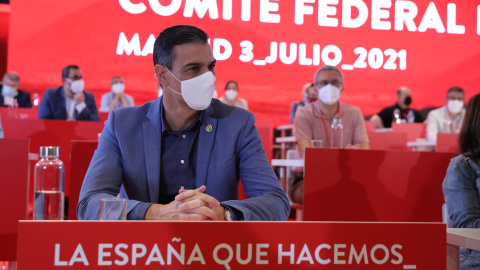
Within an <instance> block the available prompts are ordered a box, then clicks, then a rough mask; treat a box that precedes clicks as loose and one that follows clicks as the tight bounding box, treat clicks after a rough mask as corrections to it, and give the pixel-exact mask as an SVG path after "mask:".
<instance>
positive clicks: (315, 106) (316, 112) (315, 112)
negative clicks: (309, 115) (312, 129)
mask: <svg viewBox="0 0 480 270" xmlns="http://www.w3.org/2000/svg"><path fill="white" fill-rule="evenodd" d="M338 106H339V107H340V115H339V116H340V117H341V116H343V105H342V103H341V102H340V101H338ZM312 109H313V115H314V116H315V117H317V118H321V117H322V115H321V114H320V105H319V104H318V103H317V101H316V102H314V103H313V104H312ZM337 114H338V111H337V113H335V114H334V115H333V116H332V117H326V116H325V115H324V116H325V119H333V118H334V117H335V116H337Z"/></svg>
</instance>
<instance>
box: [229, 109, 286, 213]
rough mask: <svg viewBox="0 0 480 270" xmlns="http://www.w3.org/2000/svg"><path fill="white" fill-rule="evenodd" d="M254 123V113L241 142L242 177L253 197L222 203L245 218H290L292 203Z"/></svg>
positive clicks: (249, 193)
mask: <svg viewBox="0 0 480 270" xmlns="http://www.w3.org/2000/svg"><path fill="white" fill-rule="evenodd" d="M254 122H255V119H254V117H253V114H250V116H249V119H248V121H247V122H246V125H245V127H244V128H243V134H240V136H239V138H240V139H239V142H238V148H239V149H238V155H239V159H238V170H239V177H240V179H241V181H242V184H243V187H244V191H245V193H246V194H247V196H249V197H250V198H249V199H245V200H241V201H239V200H230V201H223V202H222V204H224V205H226V206H227V207H229V208H234V209H235V211H239V212H241V213H242V215H243V220H263V221H273V220H280V221H281V220H286V219H287V218H288V215H289V213H290V203H289V201H288V198H287V195H286V194H285V192H284V190H283V189H282V187H281V185H280V181H279V180H278V178H277V176H276V175H275V173H274V172H273V169H272V166H271V165H270V163H269V162H268V160H267V157H266V156H265V150H264V149H263V146H262V142H261V139H260V135H259V133H258V130H257V128H256V127H255V125H254Z"/></svg>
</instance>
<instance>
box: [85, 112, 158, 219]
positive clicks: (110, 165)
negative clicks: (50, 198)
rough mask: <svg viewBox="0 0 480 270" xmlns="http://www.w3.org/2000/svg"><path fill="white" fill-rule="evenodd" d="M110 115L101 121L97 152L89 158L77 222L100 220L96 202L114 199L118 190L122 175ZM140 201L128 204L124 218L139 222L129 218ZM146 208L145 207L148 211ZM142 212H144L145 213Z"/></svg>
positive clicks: (119, 156)
mask: <svg viewBox="0 0 480 270" xmlns="http://www.w3.org/2000/svg"><path fill="white" fill-rule="evenodd" d="M114 118H115V114H114V112H111V113H110V115H109V116H108V120H107V121H105V128H104V129H103V131H102V135H101V137H100V141H99V143H98V148H97V150H95V153H94V155H93V157H92V161H91V162H90V165H89V167H88V170H87V173H86V175H85V179H84V180H83V184H82V189H81V190H80V196H79V199H78V205H77V217H78V219H80V220H84V219H88V220H98V219H99V217H100V203H99V202H100V199H102V198H109V197H116V196H117V195H118V193H119V191H120V189H121V186H122V183H123V179H124V172H123V169H122V167H123V163H122V162H123V161H122V154H121V148H120V145H119V142H118V139H117V137H116V136H115V135H114V134H115V127H114V123H115V121H114ZM138 204H140V201H136V200H128V202H127V218H128V219H143V216H141V217H138V218H132V217H131V216H130V213H131V212H132V210H133V209H134V208H135V207H136V206H137V205H138ZM148 206H149V205H147V207H148ZM145 211H146V210H145Z"/></svg>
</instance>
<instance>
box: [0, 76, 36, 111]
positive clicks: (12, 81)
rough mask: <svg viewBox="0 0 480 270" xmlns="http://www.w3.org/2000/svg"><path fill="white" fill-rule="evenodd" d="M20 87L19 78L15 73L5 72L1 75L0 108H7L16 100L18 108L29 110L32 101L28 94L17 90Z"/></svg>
mask: <svg viewBox="0 0 480 270" xmlns="http://www.w3.org/2000/svg"><path fill="white" fill-rule="evenodd" d="M19 86H20V76H18V74H17V73H15V72H7V73H5V75H3V80H2V84H1V85H0V90H1V93H2V94H1V95H0V106H8V105H10V104H12V103H13V101H14V99H16V100H17V104H18V107H21V108H31V107H32V101H31V100H30V93H28V92H25V91H23V90H20V89H18V87H19Z"/></svg>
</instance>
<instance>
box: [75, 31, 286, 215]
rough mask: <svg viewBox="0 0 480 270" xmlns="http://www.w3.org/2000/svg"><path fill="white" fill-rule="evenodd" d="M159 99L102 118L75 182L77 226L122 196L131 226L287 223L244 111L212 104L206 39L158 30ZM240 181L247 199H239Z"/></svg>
mask: <svg viewBox="0 0 480 270" xmlns="http://www.w3.org/2000/svg"><path fill="white" fill-rule="evenodd" d="M153 61H154V65H155V75H156V77H157V79H158V81H159V83H160V85H161V87H162V89H163V90H164V91H163V96H162V97H160V98H158V99H156V100H154V101H150V102H147V103H145V104H144V105H142V106H136V107H128V108H122V109H118V110H114V111H112V112H110V114H109V117H108V120H107V121H106V122H105V128H104V129H103V132H102V136H101V137H100V141H99V144H98V148H97V150H96V151H95V154H94V155H93V158H92V161H91V163H90V166H89V168H88V171H87V174H86V175H85V179H84V181H83V185H82V189H81V192H80V197H79V203H78V206H77V216H78V218H79V219H99V211H100V209H99V208H100V207H99V206H100V205H99V200H100V198H109V197H116V196H117V195H118V193H119V191H120V197H123V198H127V199H128V203H127V218H128V219H134V220H135V219H136V220H143V219H145V220H286V219H287V218H288V214H289V211H290V203H289V201H288V198H287V196H286V194H285V192H284V191H283V189H282V187H281V185H280V181H278V178H277V177H276V175H275V173H274V172H273V169H272V167H271V165H270V163H269V162H268V160H267V157H266V156H265V150H264V149H263V147H262V143H261V139H260V135H259V132H258V130H257V128H256V127H255V125H254V122H255V117H254V115H253V114H252V113H250V112H248V111H246V110H243V109H240V108H237V107H232V106H228V105H226V104H224V103H222V102H221V101H219V100H217V99H213V98H212V97H213V92H214V90H215V80H216V77H215V69H214V68H215V63H216V60H215V58H214V57H213V53H212V49H211V47H210V45H209V43H208V36H207V34H206V33H205V32H204V31H202V30H200V29H198V28H196V27H193V26H187V25H177V26H172V27H170V28H167V29H165V30H164V31H163V32H161V33H160V35H159V36H158V38H157V40H156V41H155V45H154V51H153ZM240 179H241V181H242V184H243V187H244V190H245V193H246V195H247V196H248V197H249V199H246V200H238V198H239V195H238V185H239V181H240Z"/></svg>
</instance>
